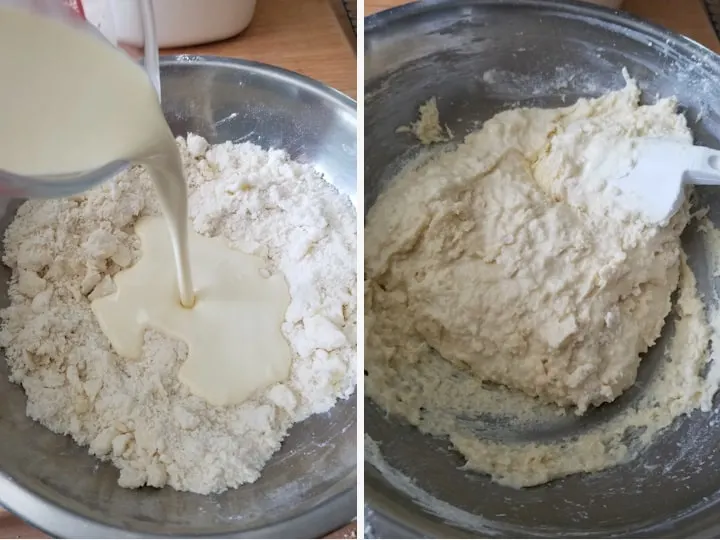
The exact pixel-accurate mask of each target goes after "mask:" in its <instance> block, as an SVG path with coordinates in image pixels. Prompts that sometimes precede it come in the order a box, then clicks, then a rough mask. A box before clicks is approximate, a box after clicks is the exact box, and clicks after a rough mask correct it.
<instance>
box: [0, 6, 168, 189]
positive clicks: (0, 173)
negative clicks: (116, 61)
mask: <svg viewBox="0 0 720 540" xmlns="http://www.w3.org/2000/svg"><path fill="white" fill-rule="evenodd" d="M124 1H127V2H134V3H135V4H136V8H137V12H138V13H139V17H138V24H139V25H140V26H141V29H139V32H141V35H142V36H143V38H144V40H143V42H144V43H143V50H142V51H140V50H138V49H135V48H134V47H132V46H128V45H124V44H122V43H116V42H114V40H113V39H112V35H111V32H107V31H106V32H105V33H103V32H101V29H98V28H97V27H95V26H93V25H92V24H90V23H89V22H88V21H87V19H86V17H85V9H84V4H83V0H0V9H2V8H4V7H10V8H18V9H25V10H29V11H32V12H34V13H36V14H39V15H42V16H46V17H50V18H53V19H55V20H57V21H61V22H62V23H64V24H68V25H71V26H73V27H75V28H77V29H78V30H79V31H84V32H91V33H92V34H94V35H95V37H96V38H97V39H103V40H106V41H108V37H109V38H110V40H109V41H110V42H111V44H112V45H115V46H117V47H119V48H120V49H122V50H124V51H125V52H126V53H128V54H130V55H131V56H132V57H133V58H137V57H142V61H143V64H144V67H145V71H146V72H147V74H148V76H149V78H150V81H151V83H152V84H153V86H154V87H155V90H156V91H157V93H158V96H159V95H160V69H159V56H158V48H157V40H156V37H155V20H154V14H153V9H152V2H151V0H124ZM85 2H87V3H88V6H87V7H92V8H93V9H98V7H100V8H101V9H103V14H104V22H105V24H106V25H108V26H109V27H112V16H113V12H112V4H113V2H111V0H95V1H94V2H93V0H85ZM91 3H92V4H94V5H92V6H91V5H90V4H91ZM48 91H52V85H51V84H50V85H48ZM28 121H29V122H32V119H28ZM128 166H129V163H128V162H125V161H115V162H112V163H108V164H106V165H104V166H102V167H100V168H97V169H94V170H90V171H78V172H77V173H74V174H66V175H62V176H55V177H30V176H25V175H19V174H15V173H13V172H10V171H7V170H4V169H2V164H0V197H2V198H52V197H63V196H68V195H73V194H76V193H80V192H82V191H86V190H87V189H89V188H91V187H93V186H95V185H97V184H99V183H101V182H103V181H105V180H108V179H110V178H112V177H113V176H115V175H116V174H118V173H119V172H121V171H122V170H124V169H125V168H127V167H128Z"/></svg>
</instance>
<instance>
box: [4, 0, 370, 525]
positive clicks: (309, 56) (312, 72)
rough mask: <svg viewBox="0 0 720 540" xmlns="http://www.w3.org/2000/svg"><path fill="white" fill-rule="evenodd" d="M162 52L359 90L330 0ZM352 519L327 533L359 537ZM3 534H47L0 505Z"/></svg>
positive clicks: (262, 12)
mask: <svg viewBox="0 0 720 540" xmlns="http://www.w3.org/2000/svg"><path fill="white" fill-rule="evenodd" d="M163 53H187V54H212V55H217V56H232V57H237V58H243V59H245V60H255V61H257V62H264V63H266V64H273V65H275V66H279V67H282V68H285V69H289V70H291V71H295V72H297V73H302V74H303V75H307V76H308V77H312V78H313V79H317V80H319V81H322V82H324V83H325V84H327V85H329V86H332V87H333V88H336V89H337V90H340V91H341V92H343V93H345V94H347V95H349V96H350V97H352V98H353V99H354V98H355V97H356V95H357V72H356V58H355V54H354V53H353V49H352V47H351V46H350V44H349V43H348V41H347V38H346V37H345V34H344V33H343V30H342V28H341V26H340V24H339V22H338V20H337V18H336V17H335V15H334V13H333V10H332V7H331V5H330V3H329V2H328V0H302V1H298V0H260V1H259V2H258V3H257V10H256V13H255V16H254V18H253V21H252V23H251V24H250V26H249V27H248V28H247V30H245V31H244V32H243V33H242V34H241V35H240V36H238V37H236V38H233V39H229V40H226V41H222V42H219V43H214V44H210V45H201V46H198V47H191V48H186V49H181V50H180V49H175V50H169V51H163ZM356 529H357V523H356V522H353V523H351V524H349V525H348V526H346V527H343V528H342V529H340V530H339V531H336V532H334V533H332V534H331V535H330V536H328V538H356V536H357V532H356ZM0 538H47V536H45V535H44V534H42V533H41V532H40V531H38V530H37V529H34V528H32V527H30V526H29V525H27V524H25V523H23V522H22V521H21V520H20V519H18V518H16V517H14V516H12V515H11V514H10V513H9V512H7V511H5V510H3V509H2V508H0Z"/></svg>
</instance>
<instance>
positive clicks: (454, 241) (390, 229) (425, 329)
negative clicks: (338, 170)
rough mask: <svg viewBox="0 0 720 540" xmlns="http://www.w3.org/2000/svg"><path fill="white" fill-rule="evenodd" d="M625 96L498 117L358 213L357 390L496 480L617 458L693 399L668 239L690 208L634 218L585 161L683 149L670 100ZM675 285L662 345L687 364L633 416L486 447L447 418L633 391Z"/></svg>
mask: <svg viewBox="0 0 720 540" xmlns="http://www.w3.org/2000/svg"><path fill="white" fill-rule="evenodd" d="M639 98H640V91H639V89H638V87H637V85H636V84H635V83H634V81H632V80H628V83H627V86H626V88H625V89H623V90H620V91H617V92H612V93H609V94H607V95H605V96H603V97H601V98H598V99H581V100H579V101H578V102H577V103H576V104H575V105H573V106H571V107H567V108H562V109H514V110H508V111H505V112H502V113H500V114H498V115H496V116H495V117H493V118H492V119H490V120H488V121H487V122H485V124H484V125H483V127H482V129H481V130H480V131H477V132H475V133H471V134H470V135H468V136H467V138H466V139H465V141H464V143H463V144H461V145H459V146H458V147H457V148H454V149H451V150H448V151H444V152H439V153H437V154H434V155H433V156H432V158H430V159H426V160H425V162H424V163H423V164H421V165H420V166H419V167H418V166H411V167H408V168H406V169H405V170H404V171H403V172H401V173H400V175H399V176H398V177H397V178H395V179H394V181H393V182H392V183H391V184H390V185H389V186H388V188H387V189H386V190H385V192H384V193H382V194H381V195H380V196H379V197H378V199H377V201H376V203H375V204H374V206H373V207H372V208H371V209H370V211H369V212H368V216H367V220H366V228H365V272H366V284H365V285H366V286H365V295H366V300H365V306H366V319H365V329H366V330H365V331H366V349H365V362H366V364H365V365H366V371H367V377H366V386H365V388H366V391H367V393H368V394H369V396H370V397H371V398H372V399H373V400H374V401H375V402H376V403H378V404H379V405H380V406H381V407H383V408H384V409H386V410H387V411H389V412H391V413H397V414H400V415H402V416H403V417H405V418H406V419H407V420H409V421H410V422H411V423H413V424H415V425H417V426H418V427H420V429H421V430H422V431H424V432H428V433H432V434H436V435H449V436H450V439H451V441H452V442H453V444H454V446H455V447H456V448H457V449H458V450H459V451H460V452H461V453H462V454H463V455H464V456H465V457H466V458H467V467H468V468H471V469H475V470H479V471H482V472H486V473H489V474H491V475H492V476H493V478H494V479H495V480H497V481H499V482H502V483H505V484H508V485H514V486H525V485H534V484H538V483H542V482H546V481H548V480H550V479H552V478H556V477H558V476H563V475H566V474H570V473H573V472H578V471H590V470H599V469H602V468H604V467H607V466H610V465H612V464H614V463H618V462H619V461H622V460H623V459H627V458H628V457H629V456H631V455H635V453H636V451H637V450H638V448H639V447H641V446H642V444H647V443H648V442H649V441H650V439H651V437H652V435H654V434H655V433H657V431H658V430H659V429H661V428H663V427H665V426H667V425H668V424H669V423H670V421H671V420H672V419H673V418H674V417H675V416H677V415H678V414H682V413H684V412H687V411H689V410H691V409H692V408H694V407H698V406H699V405H700V404H701V403H700V396H701V395H703V394H704V391H703V389H704V388H705V386H706V384H708V383H706V381H705V380H703V379H702V377H701V376H700V373H701V371H702V367H703V366H704V365H705V364H706V363H707V361H708V340H709V332H703V331H702V329H703V328H706V327H707V322H706V320H705V315H704V313H703V311H702V303H700V302H699V301H696V299H697V297H698V295H697V291H696V290H695V288H694V283H695V280H694V277H693V276H692V272H691V271H690V269H689V268H688V267H687V265H685V263H684V254H683V252H682V250H681V246H680V233H681V232H682V230H683V228H684V227H685V225H686V223H687V222H688V219H689V212H688V205H687V204H686V205H685V206H684V207H683V208H682V209H681V210H680V211H679V212H678V214H677V215H676V216H675V217H674V218H673V219H672V221H671V222H670V224H669V225H668V226H666V227H655V226H652V225H650V224H648V223H645V222H644V221H643V220H642V219H641V218H640V217H639V216H636V215H632V214H630V213H628V212H625V211H622V210H621V209H619V208H617V207H616V206H613V205H612V201H611V200H610V199H608V198H607V197H605V196H604V193H603V189H604V183H603V181H602V180H603V179H602V178H598V171H597V170H595V169H594V168H593V167H592V166H591V164H592V160H591V159H589V158H590V157H592V156H593V155H595V153H596V152H597V151H598V148H597V145H598V144H601V143H602V144H603V145H605V146H604V149H603V151H604V152H605V153H612V152H613V147H614V146H615V145H616V144H617V143H619V142H620V141H622V140H625V139H627V138H630V137H642V136H655V137H657V136H664V137H667V136H671V137H674V138H676V139H678V140H681V141H685V142H688V143H690V142H691V140H692V139H691V134H690V131H689V130H688V128H687V126H686V123H685V119H684V117H683V116H682V115H680V114H677V113H676V111H675V101H674V100H672V99H662V100H659V101H658V102H657V103H655V104H653V105H645V106H640V105H639ZM681 278H682V279H681ZM679 283H681V285H682V290H683V293H682V294H681V298H680V300H681V301H680V304H679V306H680V307H679V308H678V309H680V311H681V313H680V316H681V323H679V325H678V328H679V330H678V334H677V336H676V338H675V340H674V343H673V350H674V351H675V354H676V355H677V354H682V355H684V356H683V359H682V360H680V359H678V358H675V362H676V363H675V364H673V365H671V364H670V363H668V364H667V366H665V371H663V370H661V371H660V374H659V375H658V376H657V380H656V381H655V382H654V383H653V384H654V386H653V387H652V397H651V398H648V399H647V400H646V401H645V402H643V403H642V407H644V408H642V407H641V408H640V409H638V410H636V411H634V412H628V414H627V415H624V416H623V417H622V418H620V419H618V420H617V422H616V424H613V425H612V426H606V427H607V429H606V430H605V431H595V432H593V431H592V430H590V432H589V433H585V434H583V435H582V436H580V437H579V438H576V439H574V440H573V441H567V440H564V441H557V442H555V443H546V442H541V443H532V442H527V443H524V444H523V443H519V444H511V443H506V442H503V441H496V440H488V439H483V438H482V437H480V436H478V435H477V433H475V432H474V431H473V430H472V429H470V428H468V427H467V422H465V423H463V422H462V421H460V419H461V418H466V419H467V418H475V417H478V415H483V414H490V415H492V414H499V413H502V414H504V413H507V416H508V417H513V416H514V417H515V418H516V421H517V422H518V425H520V424H522V423H526V424H528V423H529V424H532V422H533V419H538V418H540V416H542V415H543V414H544V413H543V411H548V412H547V414H548V415H550V416H552V415H553V414H555V415H557V414H562V413H563V409H562V408H563V407H568V408H571V409H574V411H575V413H576V414H582V413H584V412H585V411H586V410H587V409H588V408H589V407H593V406H598V405H602V404H603V403H607V402H611V401H613V400H614V399H615V398H617V397H618V396H619V395H620V394H621V393H622V392H623V391H625V390H626V389H627V388H628V387H629V386H631V385H632V384H633V382H634V381H635V378H636V374H637V370H638V366H639V364H640V361H641V358H642V355H643V353H645V352H646V351H647V350H648V348H649V347H650V346H652V345H653V343H654V342H655V341H656V339H657V338H658V336H659V335H660V332H661V329H662V327H663V325H664V321H665V317H666V316H667V315H668V313H669V312H670V311H671V308H672V303H671V294H672V293H673V292H674V291H675V290H676V289H677V288H678V284H679ZM698 306H700V309H699V310H698ZM663 373H665V375H663ZM673 374H674V375H673ZM679 379H682V380H679ZM485 383H494V384H495V385H500V386H499V387H493V388H488V387H487V386H486V385H485ZM714 384H715V387H716V386H717V385H716V381H715V383H714ZM508 389H509V390H508ZM543 403H545V404H547V405H543ZM629 426H642V427H643V433H644V435H643V436H642V440H641V441H640V442H637V441H636V443H633V444H632V445H630V444H629V443H628V442H627V441H626V440H625V439H624V438H623V435H624V434H625V428H627V427H629Z"/></svg>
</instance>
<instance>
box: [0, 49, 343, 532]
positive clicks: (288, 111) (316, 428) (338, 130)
mask: <svg viewBox="0 0 720 540" xmlns="http://www.w3.org/2000/svg"><path fill="white" fill-rule="evenodd" d="M161 74H162V88H163V108H164V110H165V114H166V117H167V118H168V121H169V123H170V126H171V128H172V130H173V132H174V133H175V134H177V135H185V134H187V133H188V132H193V133H197V134H199V135H202V136H204V137H206V138H207V139H208V140H209V141H210V142H211V143H217V142H223V141H228V140H232V141H249V142H253V143H256V144H258V145H260V146H262V147H263V148H281V149H284V150H287V151H288V152H289V153H290V155H291V156H292V157H293V158H294V159H297V160H299V161H303V162H307V163H311V164H312V165H314V166H315V168H316V169H317V170H318V171H320V172H321V173H323V174H324V175H325V177H326V178H327V179H328V180H329V181H330V182H332V183H333V184H335V185H336V186H337V187H338V188H339V189H340V190H341V191H343V192H345V193H346V194H348V195H349V196H351V197H353V199H354V197H355V191H356V136H355V133H356V107H355V103H354V102H353V101H352V100H351V99H349V98H347V97H345V96H344V95H342V94H340V93H338V92H336V91H334V90H332V89H329V88H327V87H325V86H323V85H321V84H319V83H317V82H315V81H312V80H310V79H307V78H305V77H302V76H300V75H297V74H294V73H290V72H287V71H284V70H281V69H277V68H273V67H270V66H265V65H261V64H256V63H251V62H243V61H239V60H229V59H222V58H213V57H188V56H179V57H167V58H164V59H163V60H162V62H161ZM18 204H19V203H17V202H12V203H10V205H9V206H8V210H7V212H6V214H5V216H4V217H3V218H2V220H1V221H0V232H2V231H4V229H5V227H7V224H8V223H9V221H10V220H11V219H12V215H13V213H14V211H15V210H16V209H17V206H18ZM8 277H9V271H8V269H7V268H5V267H1V268H0V284H1V285H0V306H6V305H7V303H8V299H7V286H6V282H7V279H8ZM355 426H356V400H355V397H354V396H353V397H352V398H350V399H349V400H346V401H342V402H339V403H338V404H337V405H336V406H335V407H334V408H333V409H331V410H330V411H329V412H328V413H326V414H322V415H316V416H312V417H311V418H309V419H307V420H306V421H304V422H302V423H300V424H297V425H295V426H294V427H293V428H292V430H291V431H290V434H289V436H288V437H287V439H286V440H285V441H284V443H283V445H282V448H281V450H280V451H279V452H278V453H277V454H275V455H274V456H273V458H272V460H271V461H270V462H269V463H268V464H267V466H266V468H265V470H264V472H263V474H262V476H261V478H260V479H259V480H258V481H257V482H255V483H254V484H250V485H245V486H242V487H240V488H238V489H234V490H230V491H227V492H225V493H223V494H221V495H212V496H202V495H196V494H192V493H181V492H177V491H175V490H173V489H170V488H164V489H160V490H157V489H151V488H143V489H140V490H127V489H123V488H120V487H119V486H118V485H117V471H116V469H114V468H113V467H112V466H111V465H108V464H101V463H99V462H98V461H97V460H96V459H95V458H93V457H91V456H90V455H88V453H87V449H85V448H80V447H78V446H76V445H75V444H74V443H73V442H72V441H71V439H70V438H69V437H63V436H60V435H56V434H54V433H51V432H50V431H48V430H47V429H45V428H43V427H42V426H40V425H39V424H36V423H34V422H33V421H31V420H30V419H29V418H27V417H26V416H25V395H24V393H23V391H22V390H21V389H20V388H19V387H17V386H15V385H12V384H10V383H9V382H8V379H7V365H6V364H5V362H4V358H3V359H0V504H1V505H2V506H5V507H6V508H7V509H9V510H11V511H13V512H15V513H17V514H18V515H20V516H21V517H22V518H24V519H26V520H27V521H29V522H30V523H32V524H33V525H35V526H37V527H39V528H41V529H43V530H45V531H47V532H48V533H50V534H51V535H53V536H59V537H75V538H87V537H90V538H102V537H111V538H129V537H143V538H148V537H155V536H174V537H178V536H183V537H189V536H201V537H251V538H258V537H276V538H277V537H296V538H297V537H299V538H303V537H304V538H314V537H317V536H322V535H324V534H326V533H328V532H330V531H332V530H334V529H336V528H339V527H340V526H342V525H345V524H346V523H348V522H349V521H350V520H351V519H352V518H353V517H354V516H355V509H356V494H355V484H356V472H355V471H356V448H357V446H356V429H355Z"/></svg>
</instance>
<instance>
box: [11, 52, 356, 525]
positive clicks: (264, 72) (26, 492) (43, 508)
mask: <svg viewBox="0 0 720 540" xmlns="http://www.w3.org/2000/svg"><path fill="white" fill-rule="evenodd" d="M178 64H180V65H200V66H210V65H215V66H220V67H224V68H230V69H235V70H241V71H246V72H251V73H255V74H258V75H261V76H269V77H271V78H274V79H277V80H279V81H280V82H282V83H285V84H292V85H294V86H300V87H302V88H304V89H306V90H308V91H310V92H312V93H314V94H317V95H319V96H320V97H322V98H324V99H327V100H330V101H332V102H334V103H335V104H337V105H338V106H339V107H341V108H342V109H343V110H344V111H345V112H347V113H348V114H351V115H352V117H353V118H355V119H357V108H356V102H355V100H353V99H351V98H350V97H348V96H346V95H345V94H343V93H342V92H340V91H339V90H336V89H334V88H332V87H330V86H327V85H325V84H323V83H321V82H319V81H316V80H315V79H311V78H310V77H307V76H305V75H301V74H299V73H295V72H293V71H289V70H287V69H283V68H280V67H276V66H271V65H268V64H263V63H261V62H252V61H248V60H240V59H236V58H227V57H222V56H210V55H205V56H191V55H166V56H162V57H161V58H160V67H161V69H162V68H163V67H169V66H172V65H178ZM122 168H123V167H122V166H120V167H118V169H117V172H120V171H121V170H122ZM336 486H337V487H338V489H339V492H338V493H335V494H332V495H331V496H330V498H329V499H327V500H324V501H319V502H318V503H317V504H316V505H315V506H313V507H312V508H310V509H309V510H307V511H305V512H299V513H297V514H296V515H293V516H292V517H290V519H287V520H285V521H283V522H280V523H274V524H272V525H268V526H265V527H259V528H255V529H247V530H243V531H242V532H238V533H229V534H228V533H222V534H217V535H208V534H203V535H196V537H202V538H245V537H246V538H259V537H269V538H281V537H295V538H302V537H306V538H316V537H318V536H321V535H324V534H328V533H330V532H332V531H333V530H336V529H338V528H340V527H342V526H343V525H346V524H347V523H349V522H350V521H351V520H352V519H353V517H355V515H356V510H357V468H356V469H355V470H353V471H352V472H350V473H348V475H347V476H345V477H344V478H343V479H342V480H341V481H340V482H338V484H336ZM0 505H1V506H2V507H4V508H6V509H7V510H9V511H11V512H13V513H14V514H16V515H17V516H19V517H20V518H22V519H23V520H25V521H27V522H28V523H30V524H31V525H33V526H34V527H36V528H38V529H40V530H41V531H43V532H45V533H46V534H48V535H50V536H52V537H56V538H68V537H78V536H80V537H84V538H163V537H164V536H158V535H149V534H145V533H143V534H139V533H136V532H132V531H126V530H123V529H119V528H117V527H113V526H110V525H104V524H102V523H99V522H97V521H95V520H93V519H89V518H85V517H82V516H79V515H78V514H76V513H75V512H73V511H71V510H68V509H66V508H63V507H62V506H60V505H58V504H56V503H54V502H51V501H49V500H47V499H45V498H44V497H42V496H41V495H40V494H38V493H35V492H33V491H32V490H30V489H28V488H25V487H23V486H20V485H19V484H17V483H16V482H14V481H13V479H12V478H11V477H10V476H9V475H8V474H6V473H4V472H3V471H2V469H0ZM78 533H81V534H78ZM173 536H175V535H169V537H173Z"/></svg>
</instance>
